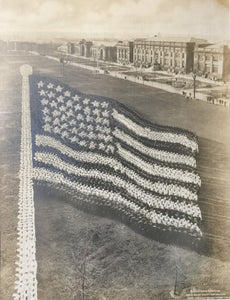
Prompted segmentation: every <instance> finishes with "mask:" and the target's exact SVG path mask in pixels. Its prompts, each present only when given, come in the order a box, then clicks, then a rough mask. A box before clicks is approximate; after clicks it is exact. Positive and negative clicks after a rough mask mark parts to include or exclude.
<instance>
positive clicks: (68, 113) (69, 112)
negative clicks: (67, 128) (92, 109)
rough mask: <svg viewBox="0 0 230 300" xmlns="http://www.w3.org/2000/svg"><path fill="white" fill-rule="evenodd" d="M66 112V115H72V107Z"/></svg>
mask: <svg viewBox="0 0 230 300" xmlns="http://www.w3.org/2000/svg"><path fill="white" fill-rule="evenodd" d="M66 114H67V116H68V117H71V116H74V113H73V111H72V109H70V110H69V111H67V112H66Z"/></svg>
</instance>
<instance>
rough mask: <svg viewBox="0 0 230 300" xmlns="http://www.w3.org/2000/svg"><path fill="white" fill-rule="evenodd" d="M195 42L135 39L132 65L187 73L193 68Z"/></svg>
mask: <svg viewBox="0 0 230 300" xmlns="http://www.w3.org/2000/svg"><path fill="white" fill-rule="evenodd" d="M194 47H195V42H193V41H192V42H191V41H187V40H169V41H167V40H159V39H153V40H143V39H139V40H135V41H134V52H133V55H134V65H135V66H137V67H153V68H154V69H160V70H166V71H172V72H176V73H178V72H184V73H189V72H191V71H192V70H193V51H194Z"/></svg>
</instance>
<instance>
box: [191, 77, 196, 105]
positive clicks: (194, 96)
mask: <svg viewBox="0 0 230 300" xmlns="http://www.w3.org/2000/svg"><path fill="white" fill-rule="evenodd" d="M192 77H193V98H194V99H196V74H195V73H193V75H192Z"/></svg>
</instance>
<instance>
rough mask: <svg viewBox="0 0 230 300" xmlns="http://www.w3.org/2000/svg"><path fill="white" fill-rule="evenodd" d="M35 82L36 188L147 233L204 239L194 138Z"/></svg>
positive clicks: (102, 101)
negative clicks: (46, 188)
mask: <svg viewBox="0 0 230 300" xmlns="http://www.w3.org/2000/svg"><path fill="white" fill-rule="evenodd" d="M29 82H30V110H31V130H32V153H33V180H34V181H35V182H38V183H42V184H46V185H48V186H50V187H55V188H57V189H60V190H63V191H66V193H67V194H68V195H73V196H75V199H76V202H77V201H79V203H80V202H81V205H82V202H83V204H84V203H85V205H86V206H87V207H89V206H91V207H97V208H98V207H99V208H100V209H101V210H102V211H103V212H106V211H107V210H110V211H112V212H113V214H114V215H115V216H117V217H118V219H120V220H124V219H126V220H128V223H131V224H134V226H135V227H137V228H139V229H140V230H148V231H151V230H152V231H153V232H156V231H157V232H158V233H159V234H160V235H166V234H169V235H170V234H173V233H177V234H182V235H184V236H188V237H189V238H192V239H193V238H195V239H200V238H201V237H202V232H201V229H200V222H201V211H200V208H199V206H198V196H197V193H198V190H199V187H200V185H201V180H200V177H199V175H198V173H197V167H196V154H197V152H198V141H197V138H196V136H195V135H194V134H193V133H191V132H189V131H186V130H183V129H180V128H175V127H169V126H160V125H156V124H152V123H150V122H148V121H146V120H144V119H143V118H142V117H140V116H139V115H138V114H137V113H136V112H134V111H133V110H131V109H129V108H128V107H126V106H125V105H123V104H121V103H119V102H118V101H116V100H113V99H110V98H107V97H101V96H96V95H86V94H83V93H81V92H79V91H78V90H76V89H73V88H71V87H69V86H67V85H66V84H64V83H61V82H60V81H57V80H55V79H52V78H48V77H43V76H39V75H31V76H30V78H29ZM105 216H106V215H105Z"/></svg>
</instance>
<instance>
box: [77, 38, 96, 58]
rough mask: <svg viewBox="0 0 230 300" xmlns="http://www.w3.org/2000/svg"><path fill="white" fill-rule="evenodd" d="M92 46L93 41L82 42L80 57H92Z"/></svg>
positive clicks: (80, 44) (80, 43)
mask: <svg viewBox="0 0 230 300" xmlns="http://www.w3.org/2000/svg"><path fill="white" fill-rule="evenodd" d="M92 45H93V43H92V42H91V41H86V40H84V39H83V40H81V41H80V42H79V47H80V56H85V57H91V56H92Z"/></svg>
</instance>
